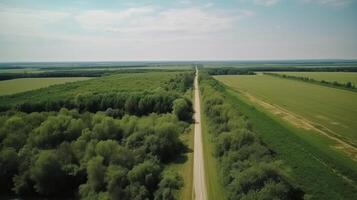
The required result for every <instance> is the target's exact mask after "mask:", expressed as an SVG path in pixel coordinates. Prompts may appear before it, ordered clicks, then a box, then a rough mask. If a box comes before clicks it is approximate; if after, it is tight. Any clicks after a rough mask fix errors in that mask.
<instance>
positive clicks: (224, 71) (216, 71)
mask: <svg viewBox="0 0 357 200" xmlns="http://www.w3.org/2000/svg"><path fill="white" fill-rule="evenodd" d="M207 73H208V74H209V75H255V73H254V72H253V71H251V70H249V69H241V68H233V67H222V68H211V69H207Z"/></svg>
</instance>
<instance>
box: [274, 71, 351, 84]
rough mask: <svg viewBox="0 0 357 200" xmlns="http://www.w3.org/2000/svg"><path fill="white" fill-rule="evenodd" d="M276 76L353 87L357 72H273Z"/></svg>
mask: <svg viewBox="0 0 357 200" xmlns="http://www.w3.org/2000/svg"><path fill="white" fill-rule="evenodd" d="M274 73H277V74H286V75H290V76H298V77H308V78H313V79H315V80H317V81H322V80H325V81H328V82H334V81H337V82H338V83H343V84H345V83H347V82H351V83H352V84H354V85H357V72H274Z"/></svg>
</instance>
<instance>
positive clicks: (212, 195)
mask: <svg viewBox="0 0 357 200" xmlns="http://www.w3.org/2000/svg"><path fill="white" fill-rule="evenodd" d="M202 106H203V103H201V107H202ZM203 110H204V108H201V126H202V140H203V156H204V164H205V175H206V187H207V198H208V200H216V199H225V195H224V189H223V186H222V184H221V181H220V177H219V173H218V172H219V169H218V160H217V159H216V158H215V157H214V155H213V152H214V144H213V143H212V136H211V135H210V134H209V133H208V127H207V120H206V117H205V115H204V113H203Z"/></svg>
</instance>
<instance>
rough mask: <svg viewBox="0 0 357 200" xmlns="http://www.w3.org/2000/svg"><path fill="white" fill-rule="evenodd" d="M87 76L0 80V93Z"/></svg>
mask: <svg viewBox="0 0 357 200" xmlns="http://www.w3.org/2000/svg"><path fill="white" fill-rule="evenodd" d="M87 79H89V78H87V77H64V78H19V79H13V80H5V81H0V95H9V94H15V93H19V92H24V91H29V90H35V89H39V88H43V87H48V86H50V85H55V84H63V83H68V82H75V81H82V80H87Z"/></svg>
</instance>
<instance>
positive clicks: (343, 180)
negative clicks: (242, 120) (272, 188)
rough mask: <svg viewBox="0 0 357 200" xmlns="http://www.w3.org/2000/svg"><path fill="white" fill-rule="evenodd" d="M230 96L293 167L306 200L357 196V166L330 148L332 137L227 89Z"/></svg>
mask: <svg viewBox="0 0 357 200" xmlns="http://www.w3.org/2000/svg"><path fill="white" fill-rule="evenodd" d="M226 94H227V97H228V98H227V99H228V100H229V101H231V103H233V104H234V105H236V106H237V107H238V108H239V110H240V112H241V113H242V114H243V115H245V116H247V117H248V119H249V121H250V122H251V124H252V125H253V130H254V132H256V133H257V134H258V135H259V136H260V137H261V138H262V140H263V142H264V143H265V144H267V145H268V146H269V148H270V149H272V150H273V151H274V152H275V153H276V156H277V158H278V159H280V160H282V161H283V163H284V165H286V166H287V167H288V168H290V170H288V171H289V174H290V176H291V178H292V179H293V181H294V182H296V183H297V184H298V186H299V187H301V188H302V189H303V190H304V192H305V193H306V195H305V198H306V199H353V198H354V197H355V194H356V192H357V189H356V180H357V164H356V162H353V161H352V160H351V159H349V158H348V157H346V155H345V154H342V153H341V152H337V151H333V150H332V149H330V148H326V147H329V146H330V145H332V144H331V141H330V140H329V139H328V138H326V137H322V136H320V135H318V134H314V133H312V131H307V130H302V129H298V128H296V127H295V126H293V125H290V124H288V123H286V122H285V121H284V120H281V119H280V118H279V117H277V116H275V115H274V114H271V113H270V112H266V110H265V109H263V108H260V107H257V106H256V105H255V104H254V103H252V102H250V101H249V99H248V98H245V97H244V95H242V94H241V93H239V92H237V91H235V90H233V89H232V90H231V89H227V92H226ZM341 173H342V174H341Z"/></svg>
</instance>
